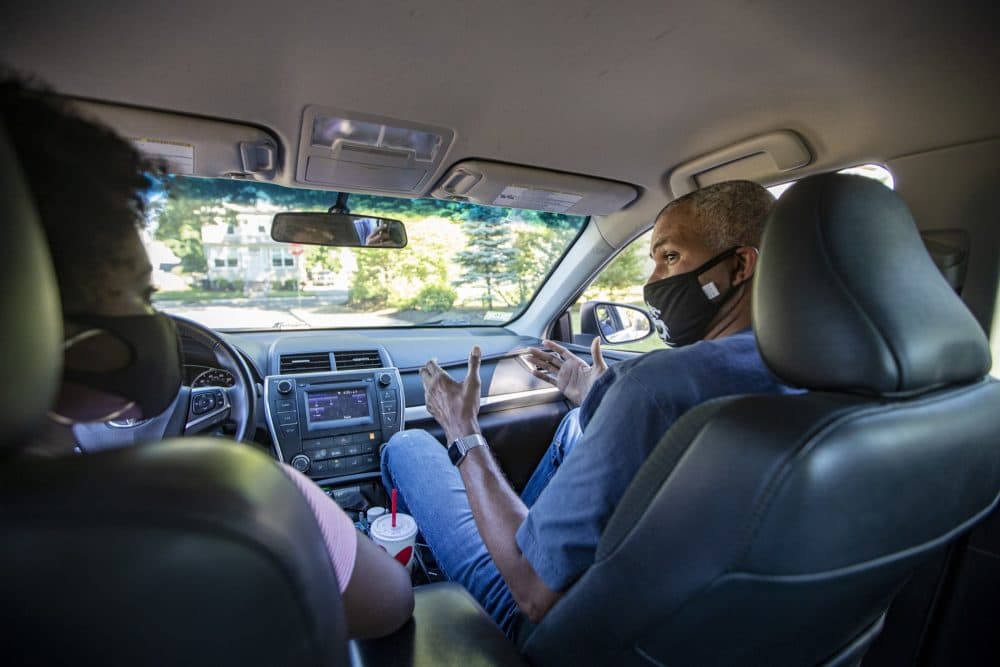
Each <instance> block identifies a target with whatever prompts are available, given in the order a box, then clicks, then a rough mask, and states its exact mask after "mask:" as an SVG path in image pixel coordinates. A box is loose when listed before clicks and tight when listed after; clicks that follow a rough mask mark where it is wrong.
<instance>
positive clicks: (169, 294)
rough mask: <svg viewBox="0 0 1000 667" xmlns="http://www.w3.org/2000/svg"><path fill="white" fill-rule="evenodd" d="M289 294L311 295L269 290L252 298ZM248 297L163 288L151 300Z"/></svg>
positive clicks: (240, 293) (206, 291)
mask: <svg viewBox="0 0 1000 667" xmlns="http://www.w3.org/2000/svg"><path fill="white" fill-rule="evenodd" d="M290 296H301V297H313V296H315V295H314V294H311V293H309V292H297V291H295V290H271V291H270V292H267V293H265V294H257V295H255V296H254V298H265V299H274V298H283V297H290ZM242 298H250V297H248V296H247V295H246V294H244V293H243V292H220V291H209V290H200V289H188V290H176V291H170V290H164V291H159V292H157V293H156V294H154V295H153V301H211V300H213V299H242Z"/></svg>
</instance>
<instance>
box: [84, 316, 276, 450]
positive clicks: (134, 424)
mask: <svg viewBox="0 0 1000 667" xmlns="http://www.w3.org/2000/svg"><path fill="white" fill-rule="evenodd" d="M170 317H171V318H172V319H173V320H174V323H175V324H176V325H177V333H178V335H179V336H180V338H181V340H182V341H183V340H184V339H188V340H193V341H195V342H196V343H197V344H198V345H200V346H201V347H203V348H206V349H208V350H211V351H212V355H213V356H214V357H215V361H216V363H217V364H218V366H219V367H220V368H224V369H225V370H227V371H229V372H230V374H231V375H232V376H233V378H234V383H233V386H232V387H188V386H185V385H181V388H180V391H178V392H177V396H175V397H174V401H173V403H172V404H171V405H170V407H169V408H167V409H166V410H164V411H163V413H162V414H159V415H156V416H155V417H151V418H149V419H121V420H115V421H109V422H102V423H95V424H75V425H74V426H73V434H74V435H75V436H76V441H77V443H78V445H79V447H80V450H81V451H82V452H84V453H91V452H95V451H100V450H103V449H114V448H117V447H123V446H127V445H136V444H141V443H146V442H156V441H159V440H163V439H164V438H176V437H180V436H185V435H195V434H197V433H203V432H205V431H207V430H209V429H212V428H215V427H217V426H218V425H220V424H222V423H225V422H231V423H235V425H236V433H235V434H234V435H233V438H234V439H235V440H237V441H238V442H242V441H244V440H246V439H248V438H249V437H251V436H252V435H253V432H254V429H255V427H256V424H257V418H256V407H257V392H256V388H255V383H254V379H253V375H251V374H250V368H249V367H248V366H247V363H246V361H245V360H244V359H243V356H242V355H241V354H240V353H239V352H237V351H236V348H234V347H233V346H232V345H230V344H229V343H227V342H226V341H225V340H223V339H222V337H220V336H219V334H217V333H216V332H214V331H212V330H211V329H209V328H208V327H206V326H203V325H201V324H198V323H197V322H194V321H192V320H189V319H186V318H183V317H178V316H176V315H171V316H170Z"/></svg>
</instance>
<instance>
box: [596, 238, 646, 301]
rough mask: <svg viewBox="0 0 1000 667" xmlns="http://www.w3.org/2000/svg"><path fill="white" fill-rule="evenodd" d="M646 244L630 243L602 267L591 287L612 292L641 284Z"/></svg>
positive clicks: (643, 274) (643, 273)
mask: <svg viewBox="0 0 1000 667" xmlns="http://www.w3.org/2000/svg"><path fill="white" fill-rule="evenodd" d="M646 248H647V246H646V244H643V243H632V244H631V245H630V246H629V247H628V248H626V249H625V250H624V251H623V252H621V253H619V254H618V256H617V257H615V258H614V259H613V260H611V263H610V264H608V265H607V266H606V267H604V270H603V271H601V275H599V276H598V277H597V279H596V280H595V281H594V282H593V283H592V285H591V287H592V288H597V289H601V290H605V291H607V292H610V293H612V294H614V293H615V292H624V291H626V290H629V289H631V288H633V287H635V286H636V285H641V284H642V282H643V280H644V279H645V277H646V276H645V252H646Z"/></svg>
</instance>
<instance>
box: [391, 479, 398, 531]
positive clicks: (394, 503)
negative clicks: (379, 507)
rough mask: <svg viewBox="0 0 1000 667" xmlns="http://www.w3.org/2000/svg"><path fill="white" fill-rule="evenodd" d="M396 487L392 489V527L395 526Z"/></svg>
mask: <svg viewBox="0 0 1000 667" xmlns="http://www.w3.org/2000/svg"><path fill="white" fill-rule="evenodd" d="M396 495H397V494H396V489H393V490H392V527H393V528H395V527H396Z"/></svg>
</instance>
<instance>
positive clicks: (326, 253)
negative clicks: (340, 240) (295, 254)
mask: <svg viewBox="0 0 1000 667" xmlns="http://www.w3.org/2000/svg"><path fill="white" fill-rule="evenodd" d="M302 257H303V259H304V260H305V266H306V274H307V275H308V276H309V279H310V280H315V279H316V273H317V272H318V271H329V272H330V273H338V272H339V271H340V269H341V268H342V267H343V262H341V260H340V252H339V251H338V250H334V249H333V248H328V247H326V246H310V247H309V248H308V249H307V250H306V251H305V253H303V255H302Z"/></svg>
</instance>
